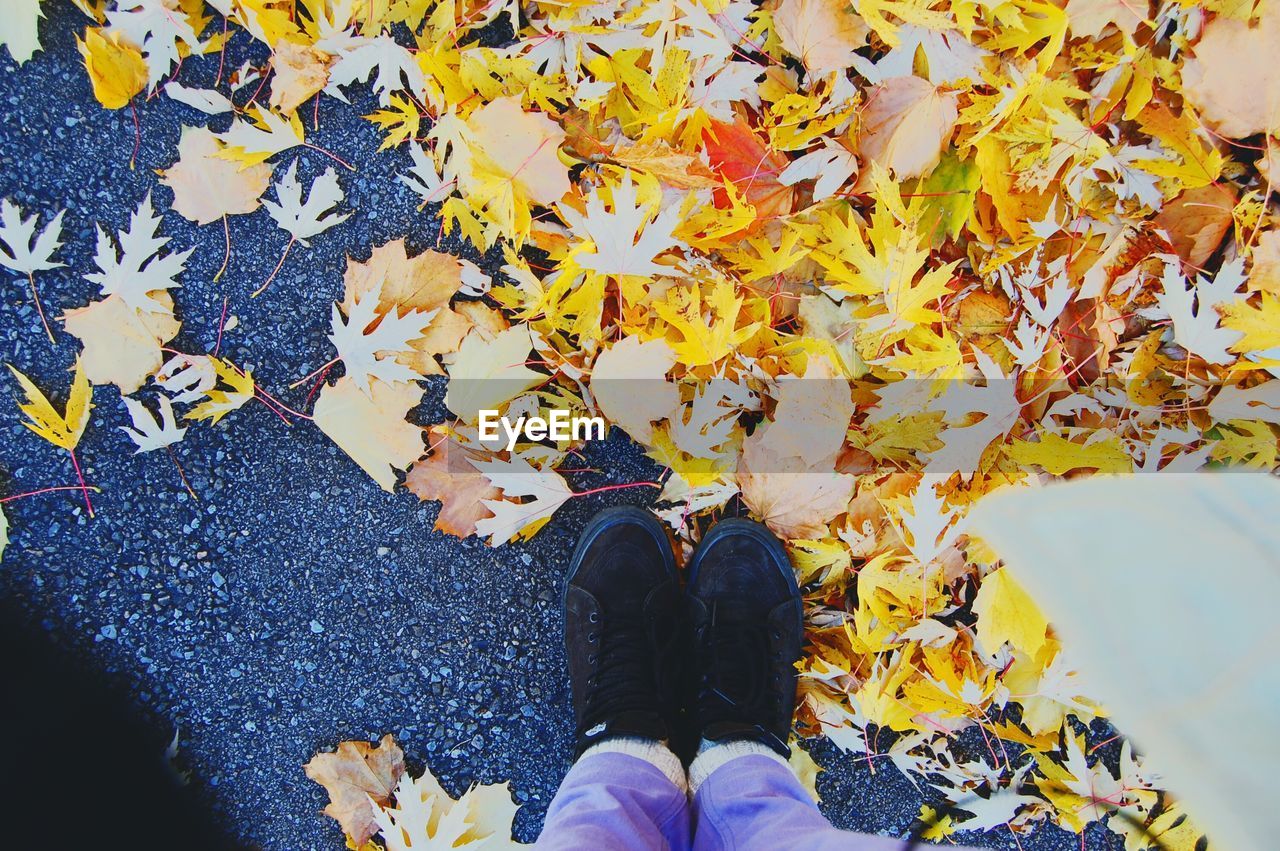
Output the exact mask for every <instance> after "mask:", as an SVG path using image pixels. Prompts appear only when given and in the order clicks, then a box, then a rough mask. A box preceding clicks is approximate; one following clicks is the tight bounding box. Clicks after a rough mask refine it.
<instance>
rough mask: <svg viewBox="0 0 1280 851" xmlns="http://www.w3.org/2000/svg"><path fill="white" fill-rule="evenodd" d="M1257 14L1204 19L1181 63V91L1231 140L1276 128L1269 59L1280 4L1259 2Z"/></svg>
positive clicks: (1279, 101)
mask: <svg viewBox="0 0 1280 851" xmlns="http://www.w3.org/2000/svg"><path fill="white" fill-rule="evenodd" d="M1257 16H1258V21H1257V23H1256V24H1253V23H1251V22H1249V21H1244V20H1240V19H1238V18H1228V17H1224V16H1218V17H1216V18H1214V19H1213V20H1211V21H1209V23H1207V24H1205V27H1204V31H1203V33H1201V35H1200V40H1199V41H1198V42H1196V44H1195V46H1194V47H1193V48H1192V51H1193V53H1194V56H1193V57H1192V58H1191V59H1188V60H1187V61H1186V62H1185V63H1184V64H1183V66H1182V92H1183V94H1184V95H1185V96H1186V98H1187V99H1188V100H1190V101H1191V102H1192V103H1193V104H1195V107H1196V111H1197V112H1199V113H1200V115H1201V116H1202V117H1203V118H1204V119H1205V121H1207V122H1208V123H1209V124H1211V125H1213V127H1214V128H1216V129H1217V131H1218V132H1219V133H1221V134H1223V135H1224V136H1230V137H1231V138H1233V139H1240V138H1243V137H1245V136H1251V135H1253V134H1254V133H1269V132H1275V131H1280V74H1276V73H1275V72H1274V68H1275V63H1274V62H1273V61H1272V59H1273V54H1274V51H1275V45H1276V43H1277V41H1280V3H1277V2H1275V0H1263V2H1261V3H1259V4H1258V7H1257ZM1263 69H1265V71H1263ZM1259 71H1262V73H1258V72H1259Z"/></svg>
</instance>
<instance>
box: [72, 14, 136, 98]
mask: <svg viewBox="0 0 1280 851" xmlns="http://www.w3.org/2000/svg"><path fill="white" fill-rule="evenodd" d="M77 43H78V45H79V48H80V55H81V56H83V57H84V67H85V70H86V71H88V72H89V81H90V82H91V83H93V96H94V97H96V98H97V99H98V103H100V104H102V105H103V106H105V107H106V108H107V109H120V108H121V107H124V106H128V104H129V101H131V100H133V96H134V95H136V94H137V93H138V92H140V91H142V90H143V89H144V88H146V85H147V63H146V61H144V60H143V58H142V53H141V52H139V50H138V49H137V48H136V47H134V46H133V45H131V44H129V43H128V42H127V41H122V40H121V36H120V33H118V32H113V31H107V30H103V29H102V28H98V27H90V28H89V29H87V30H85V31H84V38H83V39H79V40H78V42H77Z"/></svg>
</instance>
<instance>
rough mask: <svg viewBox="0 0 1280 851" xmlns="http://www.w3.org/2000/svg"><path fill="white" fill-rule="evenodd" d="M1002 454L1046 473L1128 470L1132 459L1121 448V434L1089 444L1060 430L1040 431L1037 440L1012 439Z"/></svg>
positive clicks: (1117, 471) (1121, 471)
mask: <svg viewBox="0 0 1280 851" xmlns="http://www.w3.org/2000/svg"><path fill="white" fill-rule="evenodd" d="M1005 454H1006V455H1008V456H1009V457H1010V458H1011V459H1013V460H1014V461H1016V462H1017V463H1018V464H1020V465H1022V466H1024V467H1028V466H1033V465H1034V466H1038V467H1042V468H1044V471H1045V472H1046V473H1049V474H1050V475H1054V476H1061V475H1065V474H1066V473H1069V472H1071V471H1073V470H1096V471H1098V472H1099V473H1128V472H1130V471H1131V470H1132V469H1133V459H1132V458H1131V457H1130V456H1129V453H1128V452H1126V451H1125V450H1124V446H1123V445H1121V443H1120V438H1119V437H1115V436H1114V435H1113V436H1112V437H1109V438H1106V439H1105V440H1095V441H1093V442H1092V443H1089V444H1087V445H1086V444H1083V443H1076V442H1075V441H1072V440H1068V439H1067V438H1065V437H1063V436H1062V435H1060V434H1055V433H1053V432H1041V433H1040V440H1039V441H1038V442H1036V443H1032V442H1031V441H1029V440H1018V439H1015V440H1014V441H1012V442H1011V443H1010V444H1009V446H1007V447H1005Z"/></svg>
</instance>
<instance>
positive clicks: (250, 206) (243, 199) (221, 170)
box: [160, 127, 271, 225]
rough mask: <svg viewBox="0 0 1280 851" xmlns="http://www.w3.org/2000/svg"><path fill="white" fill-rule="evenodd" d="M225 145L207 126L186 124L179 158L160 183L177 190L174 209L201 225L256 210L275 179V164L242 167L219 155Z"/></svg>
mask: <svg viewBox="0 0 1280 851" xmlns="http://www.w3.org/2000/svg"><path fill="white" fill-rule="evenodd" d="M221 151H222V144H221V143H220V142H219V141H218V139H217V137H216V136H214V134H213V133H212V132H211V131H209V130H207V129H205V128H204V127H183V128H182V137H181V138H180V139H179V140H178V160H177V162H175V163H174V164H173V165H171V166H170V167H169V168H168V169H167V170H166V171H165V172H164V175H163V177H162V178H161V179H160V182H161V183H163V184H164V185H165V186H168V187H169V188H170V189H172V190H173V209H174V210H175V211H176V212H178V213H179V214H181V215H182V216H184V217H185V218H188V219H190V220H191V221H193V222H195V223H196V224H199V225H207V224H209V223H210V222H215V221H217V220H218V219H220V218H222V217H223V216H238V215H243V214H245V213H252V212H253V211H254V210H256V209H258V207H259V205H260V203H261V202H260V201H259V198H260V197H261V196H262V193H263V192H265V191H266V189H267V185H268V184H269V183H270V182H271V166H269V165H267V164H265V163H260V164H258V165H254V166H249V167H247V168H244V169H241V168H238V167H237V166H236V164H235V163H233V162H230V161H228V160H227V159H225V158H223V157H220V156H218V154H219V153H221Z"/></svg>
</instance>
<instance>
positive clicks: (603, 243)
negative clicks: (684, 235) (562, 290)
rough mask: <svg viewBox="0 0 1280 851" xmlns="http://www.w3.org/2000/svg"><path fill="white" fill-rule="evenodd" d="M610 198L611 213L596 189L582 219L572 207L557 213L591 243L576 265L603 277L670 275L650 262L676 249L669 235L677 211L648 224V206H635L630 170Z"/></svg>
mask: <svg viewBox="0 0 1280 851" xmlns="http://www.w3.org/2000/svg"><path fill="white" fill-rule="evenodd" d="M612 196H613V203H612V205H611V206H612V207H613V210H612V211H608V210H606V209H605V203H604V200H603V199H602V198H601V197H600V191H599V190H598V189H593V190H592V192H591V195H590V196H589V197H588V198H587V211H586V215H585V216H584V215H582V214H580V213H578V212H577V211H576V210H574V209H573V208H572V207H562V208H561V209H560V212H561V215H562V216H564V219H565V221H566V222H567V223H568V224H569V227H570V228H572V229H573V230H575V231H578V232H579V233H582V234H584V235H586V237H587V238H588V239H590V240H591V242H592V243H593V250H592V251H588V252H583V253H582V254H579V255H578V256H577V258H576V259H577V262H578V265H579V266H581V267H582V268H584V269H593V270H595V271H597V272H599V273H601V274H604V275H661V274H664V273H667V272H669V271H670V269H668V268H666V267H663V266H659V265H658V264H656V263H654V262H653V261H654V259H655V258H656V257H657V256H658V255H659V254H661V253H662V252H664V251H666V250H667V249H668V248H671V247H673V246H674V245H676V239H675V238H674V237H673V236H672V231H673V230H674V229H675V226H676V224H677V222H678V221H679V218H680V208H679V207H678V206H677V205H672V206H670V207H668V208H667V209H666V210H663V211H662V212H661V213H659V214H658V215H657V216H656V217H654V218H653V220H652V221H649V218H650V212H651V211H650V208H649V206H648V205H646V206H644V207H639V206H637V205H636V186H635V183H633V182H632V180H631V170H630V169H627V171H625V172H624V173H623V175H622V180H621V181H620V182H619V183H618V184H617V185H616V186H614V187H613V192H612ZM646 222H648V223H647V224H646Z"/></svg>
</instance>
